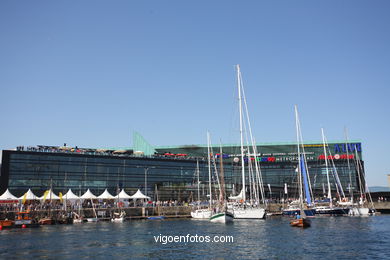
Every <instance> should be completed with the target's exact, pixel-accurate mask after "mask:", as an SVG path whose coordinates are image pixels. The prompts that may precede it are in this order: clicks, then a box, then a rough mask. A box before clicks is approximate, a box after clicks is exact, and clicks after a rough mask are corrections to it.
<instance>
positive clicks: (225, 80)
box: [0, 0, 390, 186]
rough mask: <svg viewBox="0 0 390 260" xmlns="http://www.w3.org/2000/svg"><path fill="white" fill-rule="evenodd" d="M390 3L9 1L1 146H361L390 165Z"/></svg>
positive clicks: (0, 57)
mask: <svg viewBox="0 0 390 260" xmlns="http://www.w3.org/2000/svg"><path fill="white" fill-rule="evenodd" d="M389 12H390V1H386V0H382V1H381V0H377V1H359V0H345V1H339V0H334V1H333V0H328V1H311V0H308V1H299V0H297V1H290V0H285V1H257V0H256V1H255V0H253V1H237V0H236V1H229V0H223V1H222V0H221V1H204V0H200V1H168V0H167V1H157V0H155V1H135V0H124V1H120V0H117V1H97V0H93V1H92V0H83V1H39V0H38V1H14V0H2V1H0V93H1V95H0V97H1V102H0V111H1V127H0V149H9V148H15V147H16V146H18V145H25V146H27V145H39V144H44V145H62V144H63V143H67V144H68V145H71V146H75V145H77V146H79V147H97V148H98V147H129V146H132V133H133V132H134V131H137V132H139V133H141V134H142V135H143V136H144V137H145V139H146V140H148V141H149V142H150V143H151V144H153V145H182V144H205V143H206V130H209V131H210V132H211V133H212V136H213V140H214V141H216V142H217V141H218V142H219V138H221V139H222V142H224V143H238V142H239V136H238V125H237V124H235V122H236V121H234V120H233V118H235V117H236V116H237V94H236V78H235V77H236V75H235V69H234V65H235V64H240V65H241V70H242V74H243V79H244V84H245V91H246V95H247V102H248V105H249V111H250V113H251V117H252V128H253V132H254V135H255V137H256V140H257V141H258V142H291V141H294V140H295V125H294V108H293V106H294V104H297V105H298V107H299V111H300V120H301V124H302V131H303V137H304V139H305V140H306V141H316V140H318V141H320V140H321V131H320V128H321V127H324V129H325V134H326V136H327V139H328V140H344V127H347V129H348V132H349V138H350V139H360V140H361V141H362V149H363V157H364V160H365V163H366V174H367V179H368V184H369V186H375V185H380V186H386V185H387V183H386V174H390V160H389V159H388V156H387V154H388V153H389V152H388V150H389V149H390V139H389V134H390V122H389V114H390V109H389V103H390V100H389V99H390V15H389Z"/></svg>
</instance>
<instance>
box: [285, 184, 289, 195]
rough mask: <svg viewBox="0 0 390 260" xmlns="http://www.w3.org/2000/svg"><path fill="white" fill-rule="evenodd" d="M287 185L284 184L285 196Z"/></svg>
mask: <svg viewBox="0 0 390 260" xmlns="http://www.w3.org/2000/svg"><path fill="white" fill-rule="evenodd" d="M287 193H288V192H287V183H285V184H284V194H287Z"/></svg>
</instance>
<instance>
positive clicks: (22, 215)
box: [14, 211, 39, 227]
mask: <svg viewBox="0 0 390 260" xmlns="http://www.w3.org/2000/svg"><path fill="white" fill-rule="evenodd" d="M14 225H15V226H16V227H20V226H21V227H38V226H39V224H38V223H36V221H35V220H33V219H32V218H31V216H30V212H29V211H19V212H17V213H16V218H15V222H14Z"/></svg>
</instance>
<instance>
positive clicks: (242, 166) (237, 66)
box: [236, 64, 246, 202]
mask: <svg viewBox="0 0 390 260" xmlns="http://www.w3.org/2000/svg"><path fill="white" fill-rule="evenodd" d="M236 68H237V88H238V104H239V106H238V107H239V114H240V143H241V175H242V191H243V194H242V199H243V201H244V202H245V201H246V194H245V193H246V192H245V190H246V189H245V162H244V137H243V131H242V128H243V127H242V124H243V122H242V117H243V116H242V97H241V72H240V65H238V64H237V65H236Z"/></svg>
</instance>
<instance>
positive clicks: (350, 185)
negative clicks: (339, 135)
mask: <svg viewBox="0 0 390 260" xmlns="http://www.w3.org/2000/svg"><path fill="white" fill-rule="evenodd" d="M344 135H345V150H346V152H347V165H348V175H349V195H350V196H351V202H353V189H352V174H351V165H350V163H349V147H348V133H347V128H346V127H344Z"/></svg>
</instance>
